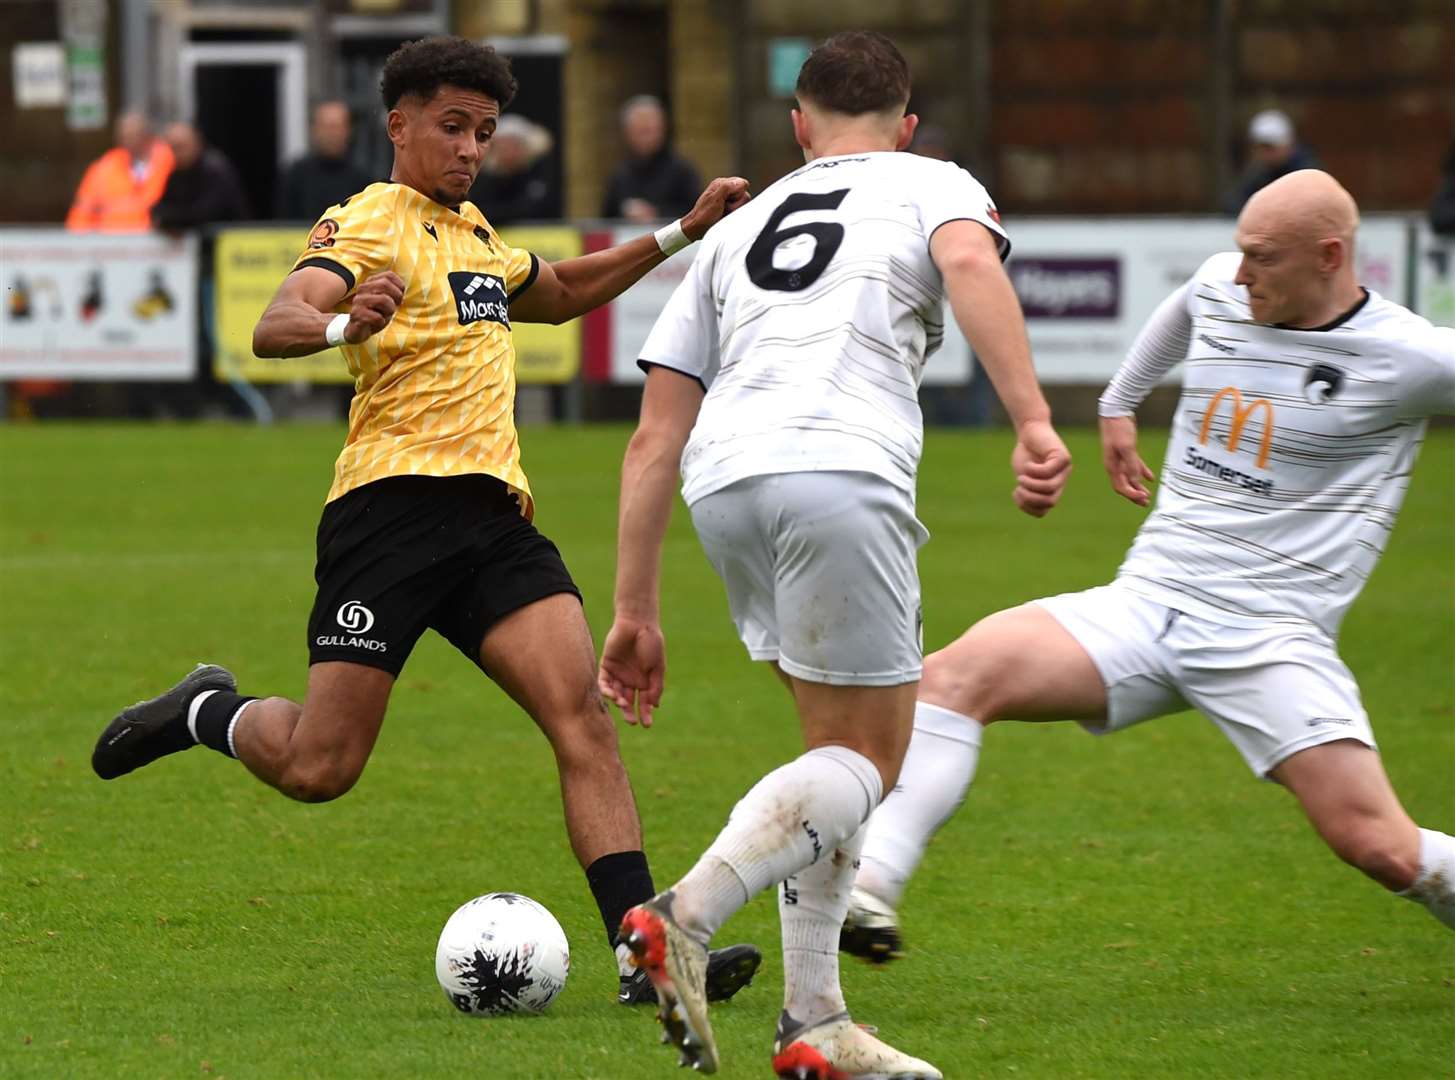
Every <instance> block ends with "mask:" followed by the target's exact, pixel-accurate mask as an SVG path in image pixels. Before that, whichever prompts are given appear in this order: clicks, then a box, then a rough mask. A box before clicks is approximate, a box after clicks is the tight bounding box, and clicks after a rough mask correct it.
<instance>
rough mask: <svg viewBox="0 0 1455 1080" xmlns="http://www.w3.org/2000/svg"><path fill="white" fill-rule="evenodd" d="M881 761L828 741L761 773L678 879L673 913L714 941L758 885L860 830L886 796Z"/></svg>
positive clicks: (700, 936)
mask: <svg viewBox="0 0 1455 1080" xmlns="http://www.w3.org/2000/svg"><path fill="white" fill-rule="evenodd" d="M882 790H883V782H882V781H881V780H880V778H879V770H878V769H877V768H876V767H875V765H874V763H873V762H872V761H870V760H869V759H868V758H866V757H865V756H864V755H863V754H860V753H858V752H857V751H854V750H850V749H848V748H847V747H843V746H821V747H818V748H817V749H815V750H810V751H808V753H806V754H804V755H803V756H802V757H799V758H796V759H795V760H793V761H790V762H789V763H788V764H787V765H784V766H781V767H780V768H777V769H774V770H773V771H772V772H771V773H769V774H768V775H767V776H765V777H763V779H761V780H759V781H758V782H757V783H756V784H755V785H753V789H752V790H751V791H749V792H748V793H747V794H746V795H744V796H743V797H742V799H741V800H740V801H739V802H738V804H737V806H735V807H733V812H732V816H731V817H729V818H728V823H727V825H726V826H725V827H724V828H723V830H722V832H720V833H718V836H717V839H716V840H714V841H713V842H712V846H711V847H709V848H708V849H707V851H706V852H705V853H704V854H703V856H702V858H700V859H698V860H697V865H696V866H694V867H693V868H692V869H691V870H689V871H688V873H687V876H686V877H684V878H683V879H682V880H681V881H679V882H678V883H677V884H676V885H675V886H673V890H672V891H673V893H674V898H673V902H672V914H673V917H674V918H676V920H677V922H678V923H679V924H680V925H681V926H682V928H683V929H684V930H686V931H687V932H688V933H689V934H691V935H692V936H693V937H695V938H697V939H698V940H699V941H702V942H704V943H706V942H707V941H708V940H709V939H710V938H711V937H712V935H713V934H715V933H716V932H717V928H718V927H720V926H721V925H722V924H723V923H725V922H726V921H727V920H728V918H729V916H731V915H732V914H733V912H735V911H737V910H738V909H739V908H740V907H742V906H743V905H744V904H746V903H747V902H748V901H749V900H751V899H752V898H753V897H754V896H756V895H758V893H760V892H762V891H763V890H764V889H766V888H768V887H769V886H771V885H776V884H777V883H778V882H780V881H782V880H783V879H784V878H786V877H788V875H790V874H793V873H796V872H797V871H799V870H802V869H803V868H804V867H805V866H808V865H809V864H810V863H813V862H816V861H818V859H820V858H821V857H822V858H827V857H828V855H829V854H830V853H832V852H833V851H834V849H835V848H837V847H839V846H840V845H842V844H843V843H844V842H845V841H846V840H848V839H849V838H850V837H851V836H853V835H854V834H855V833H856V832H858V831H859V827H860V826H861V825H863V824H864V821H865V819H866V818H868V816H869V812H870V811H871V810H873V809H874V807H875V806H877V805H878V804H879V799H880V796H881V794H882Z"/></svg>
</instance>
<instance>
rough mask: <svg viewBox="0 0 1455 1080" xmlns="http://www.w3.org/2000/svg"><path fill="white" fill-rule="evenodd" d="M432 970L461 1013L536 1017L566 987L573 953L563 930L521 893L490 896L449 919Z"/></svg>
mask: <svg viewBox="0 0 1455 1080" xmlns="http://www.w3.org/2000/svg"><path fill="white" fill-rule="evenodd" d="M434 970H435V975H436V976H437V977H438V978H439V981H440V986H441V988H443V990H444V992H445V997H447V998H449V999H450V1003H451V1004H453V1005H454V1006H455V1008H457V1009H459V1010H460V1011H461V1012H462V1013H468V1014H469V1015H471V1016H500V1015H502V1014H504V1013H514V1012H526V1013H538V1012H543V1011H544V1010H545V1008H546V1006H547V1005H549V1004H550V1003H551V1002H552V1001H553V1000H554V999H555V997H556V995H557V994H559V993H560V992H561V987H563V986H565V985H566V975H567V974H568V973H569V972H570V970H571V949H570V946H569V945H568V944H567V943H566V932H565V931H564V930H562V929H561V924H560V923H558V922H557V921H556V918H555V916H554V915H552V914H551V913H550V912H549V911H547V910H546V909H545V908H543V907H542V906H541V905H540V904H537V903H536V902H535V901H534V900H532V899H531V898H530V897H528V896H521V895H520V893H513V892H493V893H487V894H486V895H484V896H477V897H475V899H473V900H471V901H470V902H469V903H468V904H465V905H463V906H462V907H460V908H459V909H458V910H457V911H456V912H455V913H454V914H453V915H451V916H450V918H449V921H448V922H447V923H445V928H444V930H442V931H440V942H439V945H438V947H437V948H436V949H435V954H434Z"/></svg>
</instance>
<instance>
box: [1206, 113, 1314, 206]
mask: <svg viewBox="0 0 1455 1080" xmlns="http://www.w3.org/2000/svg"><path fill="white" fill-rule="evenodd" d="M1319 167H1320V165H1319V159H1318V158H1317V157H1315V156H1314V153H1313V151H1312V150H1310V149H1309V148H1308V147H1306V146H1304V145H1303V144H1302V143H1300V142H1299V141H1298V133H1297V132H1296V131H1294V128H1293V121H1292V120H1290V119H1289V117H1288V114H1287V113H1286V112H1284V111H1282V110H1281V109H1264V110H1263V111H1262V112H1260V113H1256V114H1254V116H1253V119H1252V120H1250V121H1248V164H1247V167H1246V168H1245V169H1244V171H1243V175H1242V176H1241V177H1239V179H1238V182H1237V183H1236V184H1234V185H1233V187H1232V189H1231V190H1230V191H1229V192H1228V194H1227V197H1226V198H1225V199H1224V200H1223V209H1224V210H1226V211H1227V212H1228V213H1229V214H1237V213H1238V212H1239V211H1241V210H1242V209H1243V204H1244V203H1245V202H1247V201H1248V200H1249V199H1250V198H1252V196H1253V193H1254V192H1255V191H1258V190H1259V189H1260V188H1264V187H1267V186H1268V185H1269V184H1271V183H1273V181H1275V180H1277V179H1278V178H1279V177H1280V176H1286V175H1287V174H1289V173H1291V172H1297V171H1298V170H1299V169H1317V168H1319Z"/></svg>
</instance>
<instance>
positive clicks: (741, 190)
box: [510, 176, 748, 323]
mask: <svg viewBox="0 0 1455 1080" xmlns="http://www.w3.org/2000/svg"><path fill="white" fill-rule="evenodd" d="M747 201H748V182H747V181H746V180H744V179H743V178H742V177H740V176H729V177H718V178H717V179H716V180H714V181H713V182H712V183H710V184H708V185H707V187H706V189H704V191H703V192H702V194H701V195H700V196H698V199H697V205H696V206H694V207H693V208H692V209H691V210H689V211H688V212H687V213H686V214H685V215H684V216H683V217H682V218H680V219H679V220H678V221H676V222H674V223H673V225H668V226H667V227H666V228H664V229H662V230H660V231H659V232H658V233H648V234H647V235H645V236H639V237H637V238H636V239H635V240H628V241H627V242H626V243H625V244H618V245H617V246H616V247H613V248H607V249H606V250H605V251H594V252H592V253H591V254H590V255H582V256H580V257H579V258H576V259H562V260H561V261H560V262H554V263H548V262H542V263H541V266H540V272H539V274H538V275H537V277H536V280H535V281H534V282H533V283H532V284H531V286H530V288H528V289H526V290H525V292H523V293H521V294H520V295H519V296H518V297H516V298H515V299H514V300H512V301H511V302H510V318H511V321H512V322H544V323H563V322H569V321H570V320H572V319H575V318H578V317H580V316H582V315H585V314H586V313H587V312H588V311H592V310H594V309H596V308H599V307H600V306H601V305H602V304H605V303H606V302H607V301H609V300H614V299H616V298H617V297H618V296H620V295H621V294H622V293H624V292H626V290H627V289H629V288H631V287H632V286H633V285H635V284H636V283H637V282H638V281H640V280H641V279H642V278H643V277H644V276H645V275H646V273H647V271H649V270H651V269H652V268H653V267H655V266H658V265H660V264H661V263H662V261H663V260H664V259H666V258H667V256H668V255H669V254H671V253H672V252H674V251H677V250H680V249H681V248H683V247H686V246H687V245H688V244H689V243H692V242H694V241H697V240H701V239H702V238H703V237H704V236H706V235H707V230H708V229H710V228H712V226H714V225H716V224H717V223H718V222H719V221H721V220H722V217H723V215H724V214H729V213H731V212H732V211H734V210H736V209H737V208H738V207H739V206H741V205H742V204H743V203H745V202H747ZM674 225H675V226H677V227H678V228H679V229H680V233H681V235H680V237H678V236H677V233H676V232H675V231H674V229H673V226H674Z"/></svg>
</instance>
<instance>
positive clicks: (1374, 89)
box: [671, 0, 1455, 213]
mask: <svg viewBox="0 0 1455 1080" xmlns="http://www.w3.org/2000/svg"><path fill="white" fill-rule="evenodd" d="M690 2H691V0H673V2H672V4H671V6H672V7H673V8H674V9H675V8H677V7H679V6H686V5H687V4H689V3H690ZM741 10H742V12H743V14H742V16H741V20H742V23H741V32H740V50H741V51H740V68H739V70H740V76H739V80H738V87H739V95H740V97H739V101H740V104H739V108H740V110H741V116H742V119H743V122H742V124H741V130H742V131H743V133H744V138H743V145H742V146H741V147H739V155H740V159H741V160H742V162H743V163H744V167H745V168H746V169H747V170H748V173H749V175H750V177H751V178H752V179H754V180H755V182H756V183H757V184H758V185H759V186H761V185H762V184H763V183H764V182H766V181H768V180H771V179H772V178H773V177H775V176H777V175H780V174H781V173H782V172H784V171H786V170H787V169H790V168H792V167H793V166H794V165H795V164H796V162H797V161H798V160H799V159H798V156H797V153H796V149H795V148H794V146H793V144H792V139H791V136H790V134H789V133H788V128H787V121H786V119H785V116H784V114H785V113H786V111H787V109H788V107H789V106H790V105H791V102H789V101H780V100H774V99H772V98H771V97H770V96H769V95H768V93H767V90H766V50H767V47H768V42H769V41H770V40H771V39H772V38H773V37H776V36H780V35H806V36H810V37H822V36H824V35H826V34H828V33H830V32H832V31H834V30H837V29H842V28H845V27H851V26H852V27H866V28H874V29H879V30H883V31H884V32H886V33H888V34H890V35H891V36H892V37H894V38H895V40H896V41H897V42H898V43H899V45H900V47H901V48H902V49H903V50H904V52H905V54H906V56H907V57H908V58H909V60H910V63H911V66H912V68H913V70H914V77H915V97H914V100H913V101H912V102H911V107H912V108H913V109H914V110H915V111H916V112H918V113H919V114H920V116H921V118H922V120H924V121H927V122H933V123H935V124H937V125H939V126H941V127H943V128H945V129H947V130H948V131H949V133H950V135H951V137H952V141H954V142H955V143H956V144H957V154H958V158H959V160H960V161H962V162H963V163H965V164H967V165H968V166H969V167H971V168H972V169H973V170H974V171H976V172H977V174H978V175H980V176H981V177H982V179H984V180H985V181H986V183H987V185H989V186H990V188H991V190H992V191H993V192H994V194H995V196H996V198H997V200H998V201H999V202H1000V203H1001V205H1002V206H1004V207H1007V208H1009V209H1011V210H1013V212H1016V213H1188V212H1202V211H1211V210H1215V209H1217V207H1218V206H1219V204H1220V202H1221V197H1222V195H1223V193H1224V192H1225V190H1226V189H1227V187H1228V186H1229V185H1230V183H1231V182H1232V181H1233V179H1234V178H1235V177H1236V175H1237V171H1238V169H1239V167H1240V165H1241V160H1240V159H1241V156H1242V153H1243V138H1242V136H1243V132H1244V130H1245V128H1246V124H1247V120H1248V118H1249V117H1250V116H1251V115H1252V114H1253V113H1254V112H1256V111H1257V110H1258V109H1261V108H1267V107H1278V108H1283V109H1285V110H1286V111H1287V112H1288V113H1289V114H1290V115H1291V116H1292V117H1293V119H1294V120H1295V122H1296V124H1297V125H1298V127H1299V129H1300V132H1301V134H1302V135H1303V137H1304V138H1305V139H1306V141H1307V142H1308V143H1309V144H1310V146H1312V148H1313V149H1314V150H1315V151H1316V152H1317V153H1318V155H1319V156H1320V157H1321V159H1322V160H1323V162H1324V163H1325V165H1326V166H1327V167H1328V168H1329V169H1330V170H1331V171H1332V172H1334V173H1335V175H1336V176H1338V177H1339V178H1340V179H1341V180H1342V181H1343V182H1344V183H1345V184H1346V185H1347V186H1348V187H1349V188H1350V190H1351V191H1352V192H1353V193H1354V195H1355V197H1356V198H1357V199H1358V200H1359V201H1360V203H1361V205H1362V206H1364V207H1365V208H1366V209H1370V210H1375V209H1416V208H1420V207H1422V206H1423V205H1425V203H1427V202H1428V200H1429V198H1430V196H1431V194H1432V193H1433V191H1434V188H1435V184H1436V179H1437V174H1438V167H1439V162H1440V160H1441V159H1442V157H1443V155H1444V153H1445V152H1446V150H1447V148H1448V147H1449V146H1450V144H1451V142H1452V140H1455V0H933V2H919V3H913V4H895V3H882V2H880V3H871V2H867V0H839V2H837V3H835V4H833V5H825V4H822V3H819V2H818V0H749V2H746V3H744V4H743V5H742V9H741ZM676 62H679V63H680V62H681V58H680V56H679V57H678V58H676Z"/></svg>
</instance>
